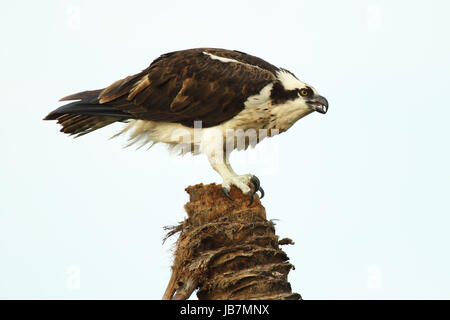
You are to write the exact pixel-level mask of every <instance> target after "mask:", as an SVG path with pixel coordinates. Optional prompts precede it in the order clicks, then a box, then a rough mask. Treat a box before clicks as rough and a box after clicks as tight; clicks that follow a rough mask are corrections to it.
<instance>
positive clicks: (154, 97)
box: [99, 49, 276, 127]
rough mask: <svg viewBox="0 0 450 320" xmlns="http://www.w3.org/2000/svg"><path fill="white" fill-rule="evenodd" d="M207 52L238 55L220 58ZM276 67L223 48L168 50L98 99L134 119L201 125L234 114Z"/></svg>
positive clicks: (108, 89)
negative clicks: (225, 60) (196, 121)
mask: <svg viewBox="0 0 450 320" xmlns="http://www.w3.org/2000/svg"><path fill="white" fill-rule="evenodd" d="M204 52H207V53H211V54H214V55H216V56H219V57H224V58H229V59H234V60H237V61H240V62H241V63H235V62H222V61H219V60H217V59H212V58H211V56H209V55H207V54H205V53H204ZM275 70H276V68H275V67H274V66H272V65H270V64H268V63H267V62H265V61H264V60H261V59H259V58H256V57H252V56H249V55H246V54H244V53H240V52H235V51H229V50H220V49H192V50H184V51H178V52H173V53H169V54H165V55H163V56H161V57H160V58H158V59H156V60H155V61H154V62H153V63H152V64H151V65H150V67H149V68H148V69H146V70H144V71H143V72H142V73H141V74H140V75H139V76H138V77H136V76H133V77H129V78H127V79H124V80H122V81H119V82H117V83H115V84H113V85H111V86H109V87H108V88H106V89H105V90H103V91H102V93H101V94H100V96H99V98H100V100H99V102H100V103H110V104H111V105H112V106H115V107H116V108H118V109H120V110H121V111H123V112H125V113H129V114H131V115H133V117H134V118H137V119H144V120H153V121H167V122H178V123H182V124H184V125H186V126H191V127H192V126H193V122H194V121H195V120H201V121H202V122H203V127H210V126H215V125H218V124H220V123H222V122H224V121H226V120H229V119H231V118H232V117H233V116H234V115H236V114H237V113H239V112H240V111H241V110H242V109H243V108H244V102H245V101H246V100H247V98H248V97H249V96H251V95H254V94H257V93H258V92H259V91H260V90H261V89H262V88H263V87H264V86H265V85H267V84H268V83H270V82H271V81H273V80H274V77H275V75H274V73H273V72H274V71H275Z"/></svg>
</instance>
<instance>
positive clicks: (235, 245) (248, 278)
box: [163, 184, 301, 300]
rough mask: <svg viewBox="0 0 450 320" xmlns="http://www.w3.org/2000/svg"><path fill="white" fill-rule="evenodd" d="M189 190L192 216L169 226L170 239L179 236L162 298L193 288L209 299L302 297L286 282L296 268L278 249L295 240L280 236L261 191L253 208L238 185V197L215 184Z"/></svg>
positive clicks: (187, 292)
mask: <svg viewBox="0 0 450 320" xmlns="http://www.w3.org/2000/svg"><path fill="white" fill-rule="evenodd" d="M186 191H187V193H188V194H189V196H190V201H189V202H188V203H186V205H185V206H184V207H185V209H186V212H187V214H188V218H187V219H186V220H185V221H183V222H181V223H180V224H179V225H177V226H174V227H170V228H168V229H170V232H169V233H168V235H167V237H169V236H171V235H174V234H176V233H178V232H180V235H179V238H178V240H177V242H176V250H175V256H174V263H173V266H172V276H171V278H170V281H169V284H168V286H167V289H166V292H165V293H164V296H163V299H165V300H170V299H175V300H183V299H187V298H189V297H190V295H191V294H192V292H193V291H194V290H195V289H198V291H197V297H198V298H199V299H209V300H241V299H258V300H263V299H271V300H282V299H290V300H298V299H301V296H300V295H299V294H297V293H292V290H291V285H290V284H289V282H288V281H287V276H288V273H289V271H290V270H291V269H293V268H294V266H293V265H292V264H291V263H289V258H288V257H287V255H286V253H285V252H284V251H283V250H281V249H280V247H279V246H280V245H282V244H293V242H292V240H290V239H287V238H286V239H282V240H279V239H278V236H276V235H275V228H274V224H273V222H272V221H268V220H267V219H266V211H265V209H264V207H263V206H262V205H261V202H260V200H259V197H258V196H257V195H255V200H254V202H253V204H252V205H251V206H249V205H248V204H249V196H246V195H243V194H242V192H241V191H240V190H238V189H237V188H235V187H232V189H231V193H230V194H231V196H232V197H233V199H234V201H231V200H230V199H228V198H227V197H226V196H225V195H224V193H223V191H222V187H221V186H220V185H216V184H209V185H203V184H198V185H195V186H190V187H188V188H186Z"/></svg>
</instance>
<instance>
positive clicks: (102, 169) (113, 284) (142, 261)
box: [0, 0, 450, 299]
mask: <svg viewBox="0 0 450 320" xmlns="http://www.w3.org/2000/svg"><path fill="white" fill-rule="evenodd" d="M448 12H450V4H449V2H448V1H428V2H424V1H377V0H355V1H312V0H311V1H298V0H297V1H242V0H241V1H121V2H119V1H117V2H115V1H87V0H85V1H79V0H73V1H45V2H44V1H3V2H2V3H1V4H0V35H1V45H0V88H1V89H0V90H1V102H0V110H1V113H0V116H1V125H0V142H1V146H2V147H1V157H0V298H2V299H119V298H120V299H159V298H160V297H161V296H162V294H163V292H164V289H165V287H166V285H167V282H168V280H169V276H170V265H171V257H172V251H171V250H172V248H173V247H172V245H173V241H174V240H175V239H172V240H171V241H168V242H167V243H166V244H164V245H162V239H163V237H164V235H165V232H164V230H163V227H164V226H166V225H173V224H176V223H177V222H178V221H181V220H183V219H184V217H185V212H184V210H183V205H184V204H185V202H187V200H188V197H187V194H186V193H185V191H184V188H185V187H187V186H188V185H190V184H196V183H200V182H203V183H210V182H217V183H220V182H221V181H220V178H219V176H218V175H217V174H216V173H215V172H214V171H213V170H212V169H211V168H210V166H209V164H208V162H207V160H206V158H203V157H201V156H200V157H197V158H193V157H191V156H187V157H185V158H184V159H182V158H174V157H173V156H171V155H169V153H168V152H167V150H166V148H165V147H164V146H156V147H154V148H153V149H151V150H149V151H145V149H142V150H138V151H135V150H134V148H128V149H123V148H122V146H123V145H125V141H124V140H123V139H122V140H121V139H117V140H108V138H109V137H110V136H111V135H112V134H113V133H115V132H116V131H117V130H119V129H120V127H121V125H117V126H113V127H111V128H105V129H102V130H99V131H97V132H95V133H93V134H89V135H87V136H84V137H82V138H80V139H75V140H74V139H72V138H69V137H67V136H65V135H63V134H61V133H59V132H58V131H59V126H57V125H56V124H55V123H54V122H44V121H42V120H41V119H42V118H43V117H44V116H45V115H46V114H47V113H48V112H50V111H51V110H53V109H54V108H56V107H57V106H59V105H60V103H58V102H57V101H58V99H59V98H61V97H63V96H65V95H68V94H70V93H75V92H78V91H83V90H87V89H97V88H102V87H105V86H107V85H109V84H110V83H112V82H113V81H115V80H118V79H120V78H123V77H125V76H127V75H131V74H134V73H137V72H139V71H140V70H142V69H144V68H146V67H147V66H148V65H149V64H150V62H151V61H152V60H153V59H155V58H156V57H158V56H159V55H160V54H162V53H166V52H169V51H173V50H178V49H186V48H193V47H220V48H228V49H237V50H241V51H245V52H248V53H250V54H253V55H256V56H259V57H261V58H263V59H265V60H267V61H269V62H271V63H273V64H275V65H278V66H280V67H284V68H286V69H289V70H290V71H292V72H294V73H295V74H296V75H297V76H298V77H299V78H300V79H301V80H303V81H305V82H307V83H309V84H311V85H312V86H314V87H315V88H316V89H317V90H318V91H319V92H320V93H321V94H322V95H324V96H325V97H327V99H328V101H329V103H330V110H329V112H328V114H326V115H321V114H318V113H316V114H312V115H310V116H308V117H306V118H304V119H302V120H300V121H299V122H298V123H297V124H296V125H295V126H294V127H293V128H291V129H290V130H289V131H288V132H287V133H284V134H282V135H281V136H279V137H277V138H274V139H271V140H266V141H264V142H263V143H261V144H260V145H258V146H257V147H256V149H255V150H253V151H248V152H240V153H235V154H233V156H232V164H233V165H234V167H235V169H236V171H238V172H239V173H254V174H256V175H257V176H258V177H259V178H260V179H261V181H262V185H263V187H264V189H265V191H266V197H265V198H264V199H263V205H264V206H265V207H266V210H267V216H268V218H269V219H277V221H276V224H277V225H276V232H277V234H278V235H279V236H280V237H290V238H292V239H293V240H294V241H295V242H296V244H295V246H290V247H284V249H285V250H286V252H287V253H288V255H289V257H290V259H291V262H292V263H293V264H294V265H295V266H296V269H295V270H293V271H291V273H290V275H289V280H290V282H291V285H292V287H293V289H294V291H296V292H298V293H300V294H301V295H302V296H303V298H304V299H412V298H418V299H432V298H437V299H449V298H450V274H449V270H450V235H449V224H450V218H449V214H450V200H449V190H450V168H449V164H450V152H449V138H450V130H449V128H448V127H449V119H450V105H449V103H448V99H449V98H448V92H449V89H450V81H449V74H450V58H449V57H450V43H449V32H450V21H449V19H448Z"/></svg>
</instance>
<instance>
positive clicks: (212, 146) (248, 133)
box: [44, 48, 328, 204]
mask: <svg viewBox="0 0 450 320" xmlns="http://www.w3.org/2000/svg"><path fill="white" fill-rule="evenodd" d="M68 100H75V101H74V102H71V103H68V104H66V105H63V106H61V107H59V108H57V109H56V110H54V111H52V112H50V114H48V115H47V116H46V117H45V118H44V120H57V122H58V123H59V124H61V125H62V129H61V132H64V133H67V134H70V135H76V136H81V135H84V134H86V133H90V132H92V131H94V130H97V129H100V128H102V127H104V126H107V125H109V124H112V123H114V122H124V123H126V125H125V127H124V129H123V130H122V131H120V132H119V133H118V134H117V135H123V134H128V135H129V139H130V141H131V143H130V144H133V143H140V144H142V145H145V144H149V145H152V144H154V143H158V142H162V143H166V144H168V145H169V146H171V147H173V148H175V147H178V148H179V147H180V146H181V151H180V152H181V153H187V152H191V153H193V154H205V155H206V156H207V157H208V159H209V161H210V163H211V165H212V167H213V169H214V170H215V171H217V173H219V175H220V176H221V177H222V179H223V182H222V188H223V190H224V192H225V195H226V196H227V197H228V198H230V199H231V200H233V199H232V197H231V196H230V188H231V186H232V185H234V186H236V187H237V188H239V189H240V190H241V191H242V192H243V193H244V194H247V195H249V197H250V204H251V203H252V202H253V196H254V194H255V193H256V192H258V191H259V192H260V193H261V198H262V197H263V196H264V191H263V189H262V188H261V186H260V182H259V179H258V178H257V177H256V176H254V175H252V174H244V175H238V174H236V173H235V172H234V171H233V169H232V168H231V165H230V163H229V153H230V152H231V151H232V150H234V149H246V148H247V147H248V146H249V145H251V146H254V145H255V144H256V143H258V142H260V141H261V140H262V139H263V138H265V137H270V136H273V135H274V134H277V133H281V132H284V131H286V130H287V129H289V128H290V127H291V126H292V125H293V124H294V123H295V122H296V121H297V120H299V119H300V118H302V117H304V116H306V115H308V114H310V113H312V112H314V111H317V112H319V113H323V114H324V113H326V112H327V110H328V102H327V100H326V99H325V98H324V97H323V96H321V95H319V94H318V92H317V91H316V90H315V89H314V88H313V87H312V86H310V85H308V84H306V83H304V82H302V81H300V80H299V79H298V78H297V77H296V76H295V75H294V74H293V73H292V72H290V71H288V70H285V69H282V68H278V67H276V66H274V65H272V64H270V63H268V62H266V61H264V60H262V59H260V58H258V57H255V56H252V55H249V54H246V53H244V52H240V51H235V50H226V49H214V48H196V49H188V50H181V51H175V52H170V53H166V54H163V55H161V56H160V57H159V58H157V59H156V60H154V61H153V62H152V63H151V64H150V66H149V67H148V68H146V69H144V70H143V71H141V72H139V73H137V74H135V75H132V76H128V77H126V78H124V79H121V80H118V81H116V82H114V83H113V84H111V85H110V86H108V87H106V88H104V89H99V90H90V91H83V92H79V93H75V94H72V95H69V96H67V97H64V98H62V99H61V101H68Z"/></svg>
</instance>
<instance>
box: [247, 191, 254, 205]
mask: <svg viewBox="0 0 450 320" xmlns="http://www.w3.org/2000/svg"><path fill="white" fill-rule="evenodd" d="M254 195H255V194H254V193H250V203H249V204H248V206H249V207H250V206H251V205H252V203H253V198H254Z"/></svg>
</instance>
